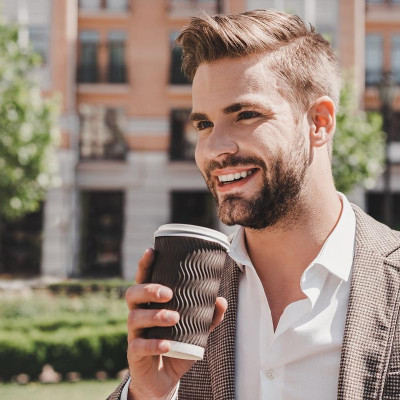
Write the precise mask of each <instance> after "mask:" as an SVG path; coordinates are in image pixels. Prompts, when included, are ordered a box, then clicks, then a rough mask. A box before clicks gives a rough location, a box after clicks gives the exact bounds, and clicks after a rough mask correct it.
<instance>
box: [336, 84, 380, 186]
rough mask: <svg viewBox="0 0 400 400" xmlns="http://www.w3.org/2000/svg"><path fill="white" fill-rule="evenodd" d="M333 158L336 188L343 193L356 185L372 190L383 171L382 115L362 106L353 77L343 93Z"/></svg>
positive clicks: (338, 114) (337, 117) (337, 120)
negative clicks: (359, 106)
mask: <svg viewBox="0 0 400 400" xmlns="http://www.w3.org/2000/svg"><path fill="white" fill-rule="evenodd" d="M332 158H333V159H332V167H333V176H334V179H335V184H336V188H337V189H338V190H339V191H340V192H343V193H346V192H349V191H350V190H351V189H352V188H354V187H355V186H356V185H361V186H363V187H365V188H366V189H371V188H372V187H373V186H374V184H375V180H376V178H377V177H378V175H379V174H380V173H381V172H382V166H383V163H384V158H385V134H384V133H383V132H382V117H381V115H380V114H379V113H376V112H364V111H360V110H359V109H358V107H357V102H356V100H355V96H354V89H353V87H352V85H351V83H350V81H349V80H347V81H345V83H344V85H343V88H342V91H341V94H340V106H339V111H338V113H337V116H336V133H335V136H334V144H333V157H332Z"/></svg>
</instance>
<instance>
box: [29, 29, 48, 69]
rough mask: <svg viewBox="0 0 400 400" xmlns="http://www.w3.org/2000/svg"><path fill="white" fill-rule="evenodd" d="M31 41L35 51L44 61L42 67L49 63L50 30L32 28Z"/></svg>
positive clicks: (30, 32)
mask: <svg viewBox="0 0 400 400" xmlns="http://www.w3.org/2000/svg"><path fill="white" fill-rule="evenodd" d="M28 29H29V41H30V43H31V46H32V48H33V50H34V51H35V52H36V53H38V54H39V55H40V57H41V60H42V65H45V64H47V62H48V53H49V30H48V28H47V27H45V26H30V27H29V28H28Z"/></svg>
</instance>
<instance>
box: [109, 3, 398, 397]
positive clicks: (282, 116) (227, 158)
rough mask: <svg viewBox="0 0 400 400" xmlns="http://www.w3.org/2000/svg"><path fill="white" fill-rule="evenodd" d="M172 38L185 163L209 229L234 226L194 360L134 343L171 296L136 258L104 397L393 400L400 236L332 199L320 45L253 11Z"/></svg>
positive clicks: (299, 26) (294, 22)
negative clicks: (186, 111) (124, 353)
mask: <svg viewBox="0 0 400 400" xmlns="http://www.w3.org/2000/svg"><path fill="white" fill-rule="evenodd" d="M178 43H179V44H180V45H181V46H182V47H183V52H184V60H183V68H184V71H185V73H186V74H187V75H188V76H189V77H190V78H192V79H193V111H192V114H191V119H192V121H193V123H194V125H195V127H196V129H197V131H198V142H197V147H196V162H197V165H198V167H199V169H200V170H201V172H202V174H203V176H204V178H205V180H206V183H207V185H208V187H209V189H210V191H211V193H212V194H213V196H214V197H215V200H216V203H217V208H218V214H219V217H220V219H221V220H222V221H223V222H224V223H225V224H228V225H233V224H238V225H240V228H239V230H238V231H237V232H236V234H235V235H234V237H233V239H232V243H231V249H230V252H229V257H228V259H227V262H226V265H225V272H224V274H223V279H222V282H221V288H220V296H221V297H219V298H218V299H217V302H216V309H215V315H214V321H213V330H212V332H211V334H210V337H209V340H208V343H207V348H206V353H205V358H204V360H203V361H198V362H196V363H193V362H192V361H187V360H177V359H173V358H168V357H162V354H163V353H165V352H167V351H168V348H169V343H168V341H163V340H146V339H142V338H141V337H140V333H141V330H142V329H144V328H147V327H150V326H170V325H174V324H175V323H176V322H177V321H178V319H179V315H178V314H177V313H176V312H171V311H169V312H168V311H165V310H164V311H159V310H145V309H141V308H140V304H142V303H147V302H166V301H168V300H169V299H170V298H171V297H172V296H173V293H172V291H171V290H170V289H168V288H165V287H161V286H160V285H156V284H146V283H144V282H146V280H147V277H148V274H149V270H150V269H151V263H152V257H153V253H152V251H151V250H147V251H146V252H145V254H144V256H143V258H142V259H141V261H140V262H139V266H138V274H137V282H138V284H137V285H135V286H133V287H131V288H130V289H129V290H128V292H127V295H126V299H127V303H128V306H129V309H130V313H129V319H128V361H129V369H130V377H129V376H128V377H127V379H126V380H125V381H124V382H123V383H122V384H121V386H120V387H119V388H118V389H117V390H116V392H115V393H114V394H113V395H112V396H111V397H110V398H111V399H118V398H120V395H121V391H122V395H121V396H122V397H121V398H122V399H125V398H128V399H135V400H141V399H146V400H150V399H171V398H179V400H182V399H187V400H192V399H214V400H216V399H220V400H228V399H235V398H236V399H245V400H253V399H324V400H326V399H328V400H329V399H336V398H338V399H346V400H347V399H378V398H379V399H395V398H397V399H398V398H400V331H399V328H398V325H399V324H398V323H397V320H398V311H399V305H400V297H399V294H400V291H399V289H400V275H399V268H400V234H399V233H398V232H395V231H392V230H390V229H389V228H388V227H386V226H384V225H382V224H380V223H378V222H376V221H374V220H373V219H372V218H370V217H368V216H367V215H366V214H364V213H363V212H362V211H361V210H360V209H359V208H357V207H356V206H353V207H352V206H350V204H349V202H348V201H347V199H346V198H345V196H343V195H342V194H339V193H337V192H336V190H335V187H334V182H333V178H332V173H331V146H332V144H331V143H332V137H333V134H334V130H335V110H336V109H337V106H338V98H339V86H340V85H339V73H338V66H337V62H336V58H335V55H334V53H333V52H332V50H331V48H330V46H329V44H328V42H327V41H326V40H325V39H323V37H322V36H320V35H319V34H317V33H315V32H314V31H313V29H311V30H308V29H307V27H306V26H305V25H304V23H303V22H302V21H301V20H300V19H299V18H298V17H296V16H293V15H288V14H285V13H281V12H278V11H265V10H258V11H252V12H247V13H243V14H237V15H232V16H222V15H218V16H215V17H209V16H203V17H201V18H194V19H193V20H192V22H191V23H190V25H189V26H188V27H186V28H185V29H184V30H183V32H182V33H181V35H180V37H179V38H178ZM227 307H228V308H227ZM224 314H225V315H224ZM223 315H224V319H223ZM222 319H223V320H222ZM221 321H222V322H221ZM214 328H215V329H214Z"/></svg>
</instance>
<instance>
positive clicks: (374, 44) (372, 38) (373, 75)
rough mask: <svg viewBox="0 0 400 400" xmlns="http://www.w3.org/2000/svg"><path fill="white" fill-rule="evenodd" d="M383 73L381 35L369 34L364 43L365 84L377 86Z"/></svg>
mask: <svg viewBox="0 0 400 400" xmlns="http://www.w3.org/2000/svg"><path fill="white" fill-rule="evenodd" d="M382 72H383V39H382V36H381V35H378V34H369V35H367V36H366V41H365V84H366V85H367V86H372V85H378V84H379V82H380V81H381V79H382Z"/></svg>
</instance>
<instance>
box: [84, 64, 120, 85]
mask: <svg viewBox="0 0 400 400" xmlns="http://www.w3.org/2000/svg"><path fill="white" fill-rule="evenodd" d="M105 75H106V76H104V74H103V73H100V71H99V67H98V66H97V65H78V71H77V82H78V83H126V81H127V80H126V66H125V65H121V64H110V65H109V66H108V69H107V73H106V74H105Z"/></svg>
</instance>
